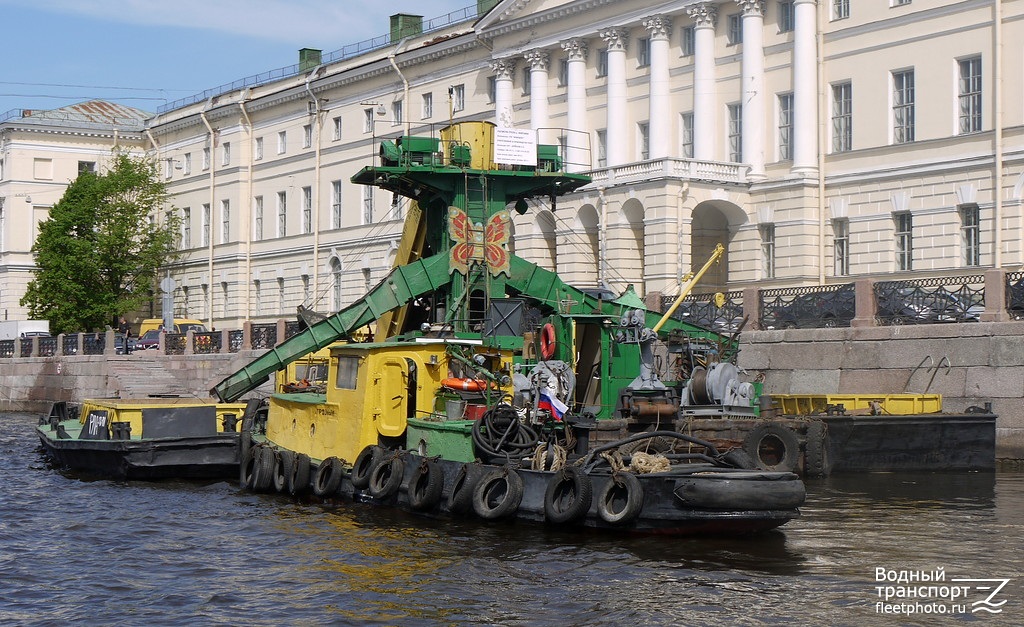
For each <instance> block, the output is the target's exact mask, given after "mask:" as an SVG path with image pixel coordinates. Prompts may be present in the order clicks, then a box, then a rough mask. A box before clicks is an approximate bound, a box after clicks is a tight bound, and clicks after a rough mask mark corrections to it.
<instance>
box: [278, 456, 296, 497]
mask: <svg viewBox="0 0 1024 627" xmlns="http://www.w3.org/2000/svg"><path fill="white" fill-rule="evenodd" d="M275 457H276V459H275V464H274V489H275V490H277V491H278V492H284V491H285V489H286V488H287V487H288V475H290V474H291V472H292V464H294V463H295V453H292V452H291V451H287V450H283V449H282V450H279V451H277V454H276V456H275Z"/></svg>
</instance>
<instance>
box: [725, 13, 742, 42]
mask: <svg viewBox="0 0 1024 627" xmlns="http://www.w3.org/2000/svg"><path fill="white" fill-rule="evenodd" d="M728 25H729V30H728V31H727V33H726V36H727V37H728V39H727V41H728V42H729V45H730V46H737V45H739V44H741V43H743V16H742V15H740V14H739V13H733V14H732V15H730V16H729V17H728Z"/></svg>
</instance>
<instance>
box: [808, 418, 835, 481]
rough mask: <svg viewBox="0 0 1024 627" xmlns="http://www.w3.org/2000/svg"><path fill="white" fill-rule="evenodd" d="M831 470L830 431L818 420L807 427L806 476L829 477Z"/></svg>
mask: <svg viewBox="0 0 1024 627" xmlns="http://www.w3.org/2000/svg"><path fill="white" fill-rule="evenodd" d="M831 470H832V469H831V467H830V464H829V459H828V430H827V429H826V428H825V423H824V422H821V421H820V420H817V421H815V422H812V423H811V424H809V425H807V444H806V446H805V447H804V474H806V475H807V476H808V477H827V476H828V475H829V473H830V472H831Z"/></svg>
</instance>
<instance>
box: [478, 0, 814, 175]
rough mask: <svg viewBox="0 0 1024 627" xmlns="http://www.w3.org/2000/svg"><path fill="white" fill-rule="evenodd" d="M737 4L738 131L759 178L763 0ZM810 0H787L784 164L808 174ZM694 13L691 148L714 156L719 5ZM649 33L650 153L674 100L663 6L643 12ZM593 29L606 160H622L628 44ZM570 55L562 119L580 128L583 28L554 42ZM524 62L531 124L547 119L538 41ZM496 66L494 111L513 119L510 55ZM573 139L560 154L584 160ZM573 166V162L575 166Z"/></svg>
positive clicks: (664, 137)
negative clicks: (789, 63) (603, 57)
mask: <svg viewBox="0 0 1024 627" xmlns="http://www.w3.org/2000/svg"><path fill="white" fill-rule="evenodd" d="M734 2H735V3H736V4H737V5H739V7H740V9H741V10H742V20H743V22H742V26H743V43H742V47H743V50H742V56H741V83H742V89H741V93H740V94H739V95H740V98H741V100H740V104H741V115H742V118H741V135H742V141H741V143H742V145H741V150H742V153H743V161H744V163H747V164H748V165H749V166H750V172H749V174H748V178H749V179H750V180H753V181H757V180H763V179H764V178H765V176H766V175H765V161H766V159H765V146H766V134H767V132H766V128H765V122H766V120H767V119H768V115H767V112H768V106H769V103H770V101H769V100H767V99H766V98H765V94H764V45H763V32H764V3H763V2H762V0H734ZM816 2H817V0H794V3H793V4H794V35H793V111H792V118H791V119H792V121H793V122H792V135H791V137H792V140H791V141H792V146H791V148H792V153H791V154H792V157H793V165H792V171H793V172H794V173H799V174H810V173H813V172H815V171H816V169H817V161H816V157H817V153H816V150H815V133H816V129H817V122H816V120H817V107H816V103H815V98H816V92H817V83H818V81H817V53H816V46H815V37H816V17H815V16H816V6H815V5H816ZM687 14H688V15H689V17H690V18H691V19H692V20H693V21H694V61H693V156H694V158H695V159H698V160H703V161H716V160H717V161H724V160H725V159H723V158H721V156H718V157H719V158H718V159H716V152H715V144H716V141H715V140H716V137H717V135H716V133H718V129H719V126H718V120H717V119H716V118H717V115H716V109H717V98H716V76H715V49H714V46H715V22H716V20H717V17H718V7H717V5H716V4H715V3H712V2H702V3H700V4H696V5H694V6H692V7H690V8H688V9H687ZM643 26H644V28H645V29H647V32H648V33H649V35H650V78H649V84H650V97H649V112H648V124H649V129H648V134H649V150H650V158H651V159H663V158H666V157H669V156H671V152H672V149H671V138H672V137H673V134H672V133H671V128H672V115H673V113H672V107H671V97H670V86H671V85H670V77H669V36H670V34H671V32H672V20H671V18H669V17H667V16H661V15H658V16H653V17H649V18H646V19H644V20H643ZM598 36H599V37H600V39H601V40H602V41H603V42H604V43H605V45H606V46H607V57H608V58H607V64H608V67H607V76H606V84H607V103H606V113H607V125H606V127H605V128H606V131H605V132H606V138H605V147H606V151H607V164H608V165H609V166H615V165H620V164H622V163H625V162H626V161H627V159H626V156H627V155H628V154H629V149H628V141H629V136H630V132H629V127H628V116H627V115H626V106H627V99H626V50H627V47H628V43H629V42H628V31H627V30H626V29H625V28H621V27H615V28H606V29H602V30H601V31H600V32H599V33H598ZM561 48H562V50H563V51H564V52H565V53H566V54H567V55H568V68H567V70H568V71H567V76H566V82H567V84H566V107H567V111H566V113H567V116H566V117H567V120H566V122H567V125H568V127H569V129H571V130H573V131H578V132H582V133H586V132H587V128H586V86H585V85H584V80H585V68H586V61H587V51H588V44H587V41H586V40H585V39H583V38H578V37H577V38H572V39H569V40H567V41H564V42H562V43H561ZM524 59H525V60H526V62H527V63H528V64H529V68H530V125H531V126H532V127H533V128H544V127H547V126H548V125H549V120H548V116H549V114H548V72H549V70H550V66H551V54H550V53H549V52H547V51H546V50H532V51H530V52H528V53H526V54H525V55H524ZM492 69H493V70H494V72H495V117H496V121H497V123H498V124H499V125H509V126H510V125H511V124H512V80H513V75H514V72H515V60H514V59H500V60H496V61H494V62H492ZM580 143H581V142H579V141H575V142H574V141H571V140H570V141H569V147H568V152H567V154H566V163H567V164H569V165H570V169H572V168H571V166H572V165H580V164H584V163H586V161H587V160H586V158H585V157H586V155H585V154H583V150H584V148H583V147H582V146H580V145H579V144H580ZM575 169H581V168H580V167H577V168H575Z"/></svg>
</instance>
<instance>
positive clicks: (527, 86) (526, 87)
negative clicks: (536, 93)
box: [523, 65, 533, 96]
mask: <svg viewBox="0 0 1024 627" xmlns="http://www.w3.org/2000/svg"><path fill="white" fill-rule="evenodd" d="M532 91H533V69H532V68H531V67H530V66H529V65H527V66H526V67H524V68H523V95H524V96H529V95H530V93H531V92H532Z"/></svg>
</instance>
